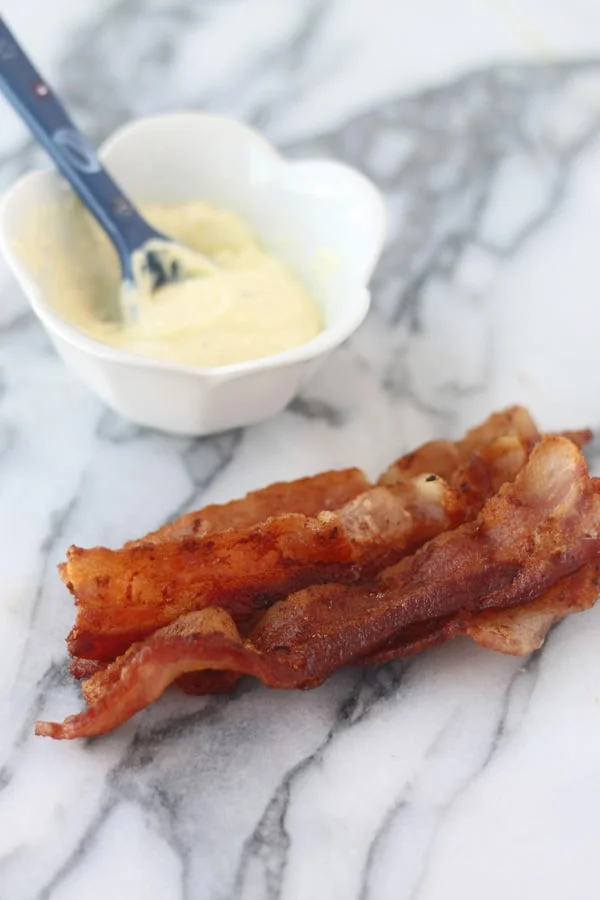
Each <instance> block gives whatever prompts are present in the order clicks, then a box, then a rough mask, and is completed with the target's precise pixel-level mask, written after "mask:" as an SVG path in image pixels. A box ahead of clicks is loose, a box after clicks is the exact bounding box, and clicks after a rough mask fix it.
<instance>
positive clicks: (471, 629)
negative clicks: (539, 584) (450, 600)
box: [358, 562, 600, 666]
mask: <svg viewBox="0 0 600 900" xmlns="http://www.w3.org/2000/svg"><path fill="white" fill-rule="evenodd" d="M599 594H600V563H598V562H595V563H589V564H588V565H586V566H582V568H581V569H579V570H578V571H577V572H575V573H574V574H573V575H568V576H567V577H566V578H561V579H560V581H558V582H557V583H556V584H555V585H553V587H551V588H550V589H549V590H548V591H546V592H545V593H544V594H542V596H541V597H538V598H537V599H536V600H532V601H531V602H530V603H526V604H523V605H520V606H516V607H514V608H513V609H506V610H504V609H502V610H495V609H486V610H483V611H482V612H475V613H458V614H457V615H456V616H451V617H449V618H445V619H434V620H432V621H430V622H425V623H422V624H419V625H416V626H412V627H409V628H407V629H404V631H402V632H401V633H400V634H398V635H397V636H396V637H395V638H394V639H393V641H392V642H391V643H390V644H389V646H386V647H383V648H381V649H379V650H376V651H375V652H374V653H371V654H370V655H368V656H365V657H362V658H361V659H360V660H359V661H358V662H359V664H360V665H365V666H372V665H380V664H381V663H386V662H390V661H391V660H393V659H400V658H403V657H406V656H411V655H412V654H413V653H418V652H419V651H421V650H425V649H427V648H429V647H434V646H437V645H439V644H443V643H444V642H445V641H448V640H451V639H452V638H455V637H458V636H459V635H467V636H468V637H470V638H472V640H474V641H475V643H477V644H480V645H481V646H482V647H486V648H487V649H488V650H495V651H496V652H498V653H507V654H509V655H511V656H526V655H527V654H529V653H533V651H534V650H539V648H540V647H541V646H542V644H543V643H544V641H545V639H546V635H547V634H548V632H549V631H550V629H551V628H552V626H553V625H556V624H557V623H558V622H560V621H561V620H562V619H564V618H565V617H566V616H568V615H571V614H572V613H576V612H583V610H586V609H589V608H590V607H592V606H593V605H594V603H595V602H596V600H597V599H598V595H599Z"/></svg>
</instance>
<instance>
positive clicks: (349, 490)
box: [125, 469, 371, 547]
mask: <svg viewBox="0 0 600 900" xmlns="http://www.w3.org/2000/svg"><path fill="white" fill-rule="evenodd" d="M370 487H371V484H370V482H369V480H368V478H367V476H366V475H365V474H364V472H361V470H360V469H342V470H341V471H331V472H320V473H319V474H318V475H312V476H310V477H308V478H298V479H297V480H296V481H281V482H277V483H275V484H271V485H269V486H268V487H265V488H262V489H261V490H259V491H251V492H250V493H249V494H246V496H245V497H242V498H241V499H240V500H231V501H230V502H229V503H221V504H213V505H211V506H205V507H204V508H203V509H200V510H197V511H196V512H190V513H185V515H183V516H180V517H179V518H178V519H175V521H174V522H169V523H168V524H167V525H163V527H162V528H159V529H158V530H157V531H152V532H150V534H147V535H146V537H144V538H141V539H140V540H137V541H129V543H127V544H125V546H126V547H137V546H139V545H140V544H147V543H158V542H160V541H176V540H181V539H182V538H188V537H202V536H203V535H205V534H211V533H213V532H215V531H225V530H226V529H229V528H237V529H243V528H250V527H252V525H258V523H259V522H264V521H265V519H269V518H271V516H278V515H281V514H282V513H300V514H301V515H304V516H317V515H318V514H319V513H320V512H324V511H326V510H330V509H339V508H340V507H341V506H344V504H346V503H348V502H349V501H350V500H353V499H354V497H357V496H358V495H359V494H362V493H364V491H366V490H368V489H369V488H370Z"/></svg>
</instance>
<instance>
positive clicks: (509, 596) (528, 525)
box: [36, 437, 600, 738]
mask: <svg viewBox="0 0 600 900" xmlns="http://www.w3.org/2000/svg"><path fill="white" fill-rule="evenodd" d="M599 553H600V487H599V486H598V485H597V484H596V483H595V482H594V480H593V479H590V478H589V476H588V474H587V469H586V465H585V461H584V459H583V457H582V455H581V453H580V452H579V450H578V449H577V447H576V446H575V445H574V444H573V443H572V442H570V441H569V440H567V439H565V438H561V437H548V438H545V439H543V440H542V441H541V442H540V443H539V444H538V445H537V446H536V447H535V448H534V450H533V452H532V454H531V457H530V459H529V461H528V462H527V463H526V465H525V466H524V468H523V469H522V470H521V471H520V472H519V474H518V475H517V477H516V479H515V481H514V483H512V484H506V485H504V486H503V487H502V488H501V489H500V491H499V492H498V494H497V495H495V496H494V497H492V498H491V499H490V500H488V502H487V503H486V504H485V506H484V507H483V509H482V511H481V513H480V514H479V516H478V517H477V519H476V520H475V521H473V522H470V523H468V524H466V525H462V526H460V527H458V528H456V529H455V530H454V531H451V532H448V533H444V534H441V535H439V536H438V537H436V538H434V539H433V540H431V541H430V542H429V543H428V544H427V545H426V546H425V547H423V548H422V549H421V550H419V551H417V552H416V553H415V554H414V555H413V556H411V557H408V558H406V559H404V560H403V561H402V562H400V563H398V564H397V565H396V566H393V567H391V568H390V569H387V570H386V571H385V572H383V573H382V574H381V575H380V576H379V577H378V578H377V580H376V581H375V582H373V583H372V584H370V585H360V586H345V585H337V584H332V585H320V586H319V585H316V586H312V587H310V588H307V589H305V590H304V591H300V592H298V593H296V594H293V595H291V596H290V597H288V598H287V599H286V600H284V601H281V602H279V603H277V604H275V606H273V607H272V608H271V609H269V610H268V612H267V613H266V614H265V615H264V617H263V618H262V620H261V621H260V623H259V624H258V626H257V627H256V629H255V630H254V632H253V633H252V635H251V637H250V639H248V640H246V641H243V640H242V638H241V636H240V634H239V632H238V630H237V628H236V625H235V623H234V621H233V619H232V618H231V617H230V616H229V615H228V614H227V613H226V612H225V611H224V610H220V609H218V608H215V607H213V608H207V609H204V610H202V611H199V612H194V613H188V614H186V615H183V616H181V617H180V619H178V620H177V621H176V622H173V623H171V624H170V625H169V626H167V627H166V628H164V629H162V630H160V631H157V632H156V633H155V634H154V635H152V636H151V637H149V638H148V639H147V640H146V641H145V642H141V643H139V644H136V645H133V646H132V647H130V649H129V650H128V651H127V652H126V653H125V654H123V656H121V657H120V658H119V659H118V660H116V661H115V662H114V663H112V664H111V665H109V666H108V667H107V668H106V669H105V670H104V671H102V672H98V673H97V674H96V675H94V676H92V678H90V679H89V681H88V682H86V684H85V693H86V698H87V699H88V701H89V702H91V705H90V707H89V709H87V710H86V711H84V712H83V713H81V714H80V715H78V716H71V717H70V718H68V719H67V720H66V721H65V722H64V723H63V724H62V725H60V724H57V723H44V722H41V723H38V725H37V727H36V732H37V733H38V734H44V735H49V736H52V737H55V738H74V737H82V736H90V735H94V734H101V733H103V732H105V731H107V730H110V729H111V728H114V727H116V726H117V725H118V724H120V723H121V722H123V721H125V720H126V719H128V718H130V717H131V716H132V715H133V714H134V713H135V712H137V711H138V710H140V709H143V708H144V707H145V706H147V705H148V704H149V703H151V702H152V701H153V700H154V699H156V698H157V697H158V696H160V694H161V693H162V692H163V691H164V690H165V688H166V687H167V686H168V685H169V684H171V683H172V682H173V681H174V680H175V679H176V678H179V677H181V676H182V675H184V674H186V673H189V672H194V671H203V670H207V669H208V670H224V671H227V672H239V673H244V674H249V675H254V676H255V677H257V678H259V679H260V680H261V681H263V682H264V683H265V684H267V685H269V686H272V687H281V688H292V687H314V686H315V685H317V684H320V683H321V682H322V681H323V680H324V679H325V678H326V677H327V676H328V675H330V674H331V673H332V672H334V671H335V670H337V669H338V668H340V667H341V666H343V665H344V664H346V663H352V662H357V661H360V660H361V659H364V658H365V656H368V655H371V656H372V657H373V656H374V655H375V654H376V652H377V651H378V650H385V648H390V646H392V645H393V642H394V640H395V639H397V638H399V637H400V636H401V635H402V634H404V635H405V636H406V634H407V629H409V628H416V627H418V626H420V625H421V626H422V625H423V624H424V623H428V622H430V623H431V622H436V621H438V622H439V620H441V619H444V618H446V619H451V618H455V619H456V618H458V617H463V619H464V621H465V622H466V631H467V633H470V634H471V636H473V637H474V638H475V639H476V640H479V641H480V642H484V641H485V640H487V641H488V642H489V641H491V640H492V641H494V640H495V641H496V643H502V642H503V641H504V645H505V647H508V646H510V641H509V640H508V639H507V637H506V635H507V634H508V633H509V632H510V630H511V626H512V630H513V635H514V634H515V633H517V632H516V631H515V627H514V626H515V621H516V620H515V618H514V617H513V619H512V621H511V623H510V624H508V625H507V624H506V623H507V621H508V620H507V618H506V617H505V618H504V628H505V631H504V632H503V631H502V628H500V627H499V622H500V620H498V618H496V619H494V614H495V615H497V614H498V613H497V611H498V610H503V611H505V610H507V609H508V610H510V609H513V608H516V607H523V608H524V609H526V610H528V612H529V616H528V618H527V619H526V620H523V619H521V623H523V622H524V621H526V623H527V626H528V627H529V628H530V631H531V633H533V634H534V635H535V636H536V637H535V639H536V640H539V639H540V634H541V633H542V631H543V628H544V627H545V626H546V625H548V627H549V623H551V621H552V620H555V619H556V618H557V607H558V605H559V604H558V599H559V598H560V597H562V598H563V603H564V598H565V597H567V598H568V597H569V596H570V592H569V589H568V587H567V588H566V589H565V587H564V583H563V586H562V588H561V587H560V586H559V585H557V582H559V581H560V579H566V578H567V577H568V576H569V575H573V573H577V572H578V570H579V569H581V567H583V566H586V565H587V564H588V563H592V562H595V561H596V560H597V559H598V555H599ZM573 577H574V578H575V575H573ZM591 577H592V576H591V575H590V574H589V572H584V574H583V575H581V578H583V582H579V584H578V590H577V591H576V592H575V593H578V595H580V596H581V595H585V597H586V598H587V599H586V602H587V600H589V598H590V596H591V593H592V592H593V588H592V586H591V582H590V578H591ZM593 579H594V580H595V579H596V575H595V574H594V575H593ZM553 586H556V587H555V592H554V594H553V593H552V588H553ZM561 592H562V593H561ZM544 595H546V597H545V600H544ZM548 598H550V600H549V599H548ZM536 601H539V602H540V605H539V607H537V608H536V607H535V606H532V605H530V606H527V605H528V604H534V603H535V602H536ZM484 610H491V611H492V612H491V613H490V614H489V618H488V619H487V620H486V619H479V620H478V621H477V620H475V621H474V617H475V616H476V615H477V614H483V611H484ZM540 623H543V627H542V626H540ZM532 625H534V626H535V627H533V629H531V626H532ZM506 629H508V630H506ZM431 633H432V634H433V633H435V628H433V629H432V632H431ZM531 633H530V635H529V637H528V638H527V640H528V643H529V645H531V643H532V637H531ZM523 634H524V631H523V627H521V636H522V635H523ZM490 635H494V637H493V639H492V638H491V637H490ZM448 636H451V635H448ZM513 639H514V638H513ZM417 649H418V648H417Z"/></svg>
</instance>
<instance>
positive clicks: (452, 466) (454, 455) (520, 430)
mask: <svg viewBox="0 0 600 900" xmlns="http://www.w3.org/2000/svg"><path fill="white" fill-rule="evenodd" d="M500 437H517V438H522V439H523V440H525V441H535V440H537V439H538V438H539V437H540V433H539V431H538V429H537V426H536V424H535V422H534V421H533V419H532V418H531V416H530V414H529V412H528V411H527V410H526V409H525V408H524V407H522V406H511V407H509V408H508V409H505V410H502V411H501V412H497V413H493V414H492V415H491V416H489V417H488V418H487V419H486V420H485V421H484V422H482V423H481V425H477V426H476V427H475V428H471V429H470V430H469V431H467V433H466V434H465V436H464V438H462V439H461V440H458V441H429V442H428V443H427V444H423V445H422V446H421V447H418V448H417V449H416V450H413V451H412V452H411V453H406V454H405V455H404V456H401V457H400V459H397V460H396V461H395V462H394V463H392V465H391V466H390V467H389V468H388V469H386V471H385V472H384V473H383V474H382V475H381V477H380V479H379V484H388V485H389V484H397V483H398V482H402V481H405V480H406V479H407V478H414V477H415V475H421V474H423V473H424V472H434V473H435V474H436V475H439V476H440V477H441V478H445V479H447V480H448V479H450V478H451V477H452V475H453V473H454V472H455V471H456V470H457V469H458V468H460V467H461V466H464V465H465V464H466V463H468V461H469V459H470V457H471V454H473V453H475V452H476V451H478V450H480V449H481V448H482V447H485V445H486V444H490V443H491V442H492V441H495V440H496V439H497V438H500Z"/></svg>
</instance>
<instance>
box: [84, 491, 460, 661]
mask: <svg viewBox="0 0 600 900" xmlns="http://www.w3.org/2000/svg"><path fill="white" fill-rule="evenodd" d="M463 518H464V514H463V505H462V504H461V502H460V499H459V497H458V495H457V492H456V491H454V490H452V489H451V488H449V487H448V485H447V484H446V483H445V482H444V481H443V480H442V479H438V478H433V479H430V478H429V477H428V476H420V477H419V478H415V479H412V481H410V482H406V483H403V484H398V485H396V486H395V487H393V488H386V487H383V486H380V487H375V488H371V490H369V491H367V492H365V493H364V494H361V495H359V496H358V497H357V498H355V499H354V500H352V501H350V502H349V503H347V504H346V505H345V506H344V507H342V508H341V509H340V510H337V512H323V513H320V514H319V515H318V516H316V517H314V518H311V517H307V516H301V515H297V514H289V515H286V516H277V517H275V518H272V519H268V520H267V521H266V522H264V523H262V524H260V525H257V526H255V527H253V528H251V529H247V530H243V531H236V530H230V531H224V532H219V533H218V534H216V535H208V536H206V537H201V538H188V539H186V540H183V541H163V542H160V543H158V544H146V545H141V546H136V547H129V548H124V549H122V550H117V551H114V550H107V549H105V548H96V549H95V550H86V551H81V550H78V549H77V548H72V549H71V550H70V551H69V554H68V562H67V572H68V578H69V587H70V588H71V590H72V591H73V593H74V594H75V596H76V598H77V604H78V606H77V618H76V623H75V627H74V628H73V630H72V632H71V634H70V635H69V638H68V640H67V643H68V647H69V650H70V652H71V654H72V655H73V656H76V657H84V658H91V659H97V660H109V659H114V658H115V656H117V655H118V654H119V653H122V652H123V651H124V650H125V649H126V648H127V647H128V646H129V645H130V644H131V643H132V642H133V641H135V640H139V639H140V637H143V636H145V635H147V634H149V633H151V632H152V631H154V630H156V628H160V627H162V626H164V625H166V624H167V623H168V622H170V621H172V620H173V619H176V618H177V617H178V616H180V615H182V614H183V613H185V612H189V611H191V610H194V609H202V608H204V607H206V606H214V605H219V606H226V607H227V609H228V611H229V612H230V613H231V614H232V615H233V616H234V617H235V619H236V621H239V622H241V623H243V622H244V621H245V620H247V619H248V617H250V618H252V617H254V618H256V614H257V613H260V612H262V611H263V610H264V608H265V607H267V606H268V605H270V604H271V603H272V602H273V601H274V600H276V599H278V598H280V597H282V596H285V595H287V594H288V593H290V592H291V591H294V590H298V589H300V588H301V587H304V586H305V585H308V584H314V583H323V582H328V581H338V582H353V581H356V580H357V578H359V577H369V576H370V575H371V576H372V575H373V574H374V573H375V572H376V571H378V570H379V569H381V568H382V567H383V566H385V565H387V564H389V563H390V562H392V561H394V560H397V559H399V558H400V557H401V556H402V555H403V554H405V553H407V552H410V551H411V550H413V549H414V548H415V547H417V546H419V545H420V544H422V543H423V542H424V541H426V540H427V539H428V538H430V537H432V536H433V535H435V534H439V533H440V532H441V531H444V530H445V529H447V528H450V527H452V526H453V525H454V524H456V523H457V522H459V521H462V520H463ZM115 598H118V599H119V601H120V602H119V603H118V604H117V603H115Z"/></svg>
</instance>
